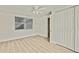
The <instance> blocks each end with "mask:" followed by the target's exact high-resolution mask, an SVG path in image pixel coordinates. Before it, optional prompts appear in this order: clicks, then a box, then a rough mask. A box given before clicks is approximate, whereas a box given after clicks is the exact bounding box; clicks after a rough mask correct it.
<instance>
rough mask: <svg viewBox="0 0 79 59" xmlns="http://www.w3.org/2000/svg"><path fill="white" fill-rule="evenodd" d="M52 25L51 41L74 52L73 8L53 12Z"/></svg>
mask: <svg viewBox="0 0 79 59" xmlns="http://www.w3.org/2000/svg"><path fill="white" fill-rule="evenodd" d="M52 25H53V26H52V28H53V31H52V34H51V36H52V37H51V39H52V41H53V42H55V43H56V44H59V45H62V46H64V47H67V48H69V49H72V50H74V38H75V37H74V8H69V9H64V10H61V11H57V12H55V17H54V20H53V21H52Z"/></svg>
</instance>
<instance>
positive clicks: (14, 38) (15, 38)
mask: <svg viewBox="0 0 79 59" xmlns="http://www.w3.org/2000/svg"><path fill="white" fill-rule="evenodd" d="M32 36H37V35H36V34H33V35H28V36H20V37H13V38H9V39H3V40H0V42H5V41H11V40H17V39H21V38H25V37H32Z"/></svg>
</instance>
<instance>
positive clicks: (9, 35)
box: [0, 11, 36, 41]
mask: <svg viewBox="0 0 79 59" xmlns="http://www.w3.org/2000/svg"><path fill="white" fill-rule="evenodd" d="M16 15H20V16H26V17H27V15H23V14H18V13H11V12H5V11H0V41H3V40H9V39H10V40H11V39H17V38H21V37H27V36H32V35H36V34H35V30H34V29H35V28H34V26H35V20H34V17H33V29H32V30H17V31H15V19H14V17H15V16H16Z"/></svg>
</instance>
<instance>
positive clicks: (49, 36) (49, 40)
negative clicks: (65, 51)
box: [48, 17, 50, 42]
mask: <svg viewBox="0 0 79 59" xmlns="http://www.w3.org/2000/svg"><path fill="white" fill-rule="evenodd" d="M48 42H50V17H48Z"/></svg>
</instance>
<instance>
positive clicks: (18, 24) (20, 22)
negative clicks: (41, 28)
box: [15, 16, 33, 30]
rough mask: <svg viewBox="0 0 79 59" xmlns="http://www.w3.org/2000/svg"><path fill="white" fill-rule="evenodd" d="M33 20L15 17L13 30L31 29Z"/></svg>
mask: <svg viewBox="0 0 79 59" xmlns="http://www.w3.org/2000/svg"><path fill="white" fill-rule="evenodd" d="M32 24H33V19H31V18H25V17H17V16H15V30H20V29H32Z"/></svg>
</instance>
